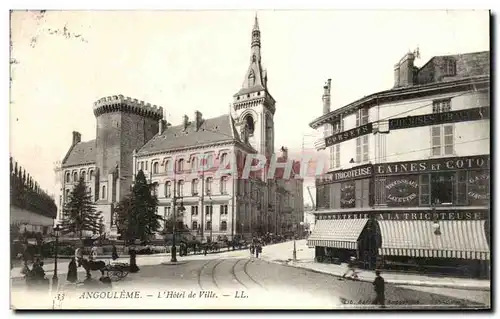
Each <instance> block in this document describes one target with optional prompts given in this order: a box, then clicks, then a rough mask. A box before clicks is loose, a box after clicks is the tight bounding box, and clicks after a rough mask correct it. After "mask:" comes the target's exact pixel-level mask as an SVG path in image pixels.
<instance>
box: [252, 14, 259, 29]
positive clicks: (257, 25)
mask: <svg viewBox="0 0 500 319" xmlns="http://www.w3.org/2000/svg"><path fill="white" fill-rule="evenodd" d="M255 30H257V31H259V18H258V17H257V12H255V23H254V25H253V31H255Z"/></svg>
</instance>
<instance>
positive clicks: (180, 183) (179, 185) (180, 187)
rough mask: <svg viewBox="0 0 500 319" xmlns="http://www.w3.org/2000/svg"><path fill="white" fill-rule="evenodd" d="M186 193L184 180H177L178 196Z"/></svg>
mask: <svg viewBox="0 0 500 319" xmlns="http://www.w3.org/2000/svg"><path fill="white" fill-rule="evenodd" d="M183 195H184V181H182V180H180V181H178V182H177V196H181V197H182V196H183Z"/></svg>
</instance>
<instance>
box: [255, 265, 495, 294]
mask: <svg viewBox="0 0 500 319" xmlns="http://www.w3.org/2000/svg"><path fill="white" fill-rule="evenodd" d="M263 260H264V259H263ZM265 261H266V262H269V263H273V264H278V265H282V266H286V267H292V268H300V269H304V270H308V271H311V272H314V273H318V274H323V275H330V276H332V277H337V278H340V277H342V276H341V275H338V274H332V273H330V272H327V271H323V270H317V269H311V268H308V267H303V266H300V265H290V264H288V263H286V262H280V261H275V260H270V261H269V260H265ZM348 280H349V279H348ZM354 281H361V282H369V283H371V282H372V280H370V279H366V278H359V280H354ZM385 282H386V283H389V284H393V285H398V286H419V287H435V288H452V289H461V290H471V291H490V290H491V288H490V287H484V286H470V285H463V284H458V285H457V284H449V283H435V284H434V283H428V282H423V281H399V280H386V281H385Z"/></svg>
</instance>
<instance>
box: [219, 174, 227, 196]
mask: <svg viewBox="0 0 500 319" xmlns="http://www.w3.org/2000/svg"><path fill="white" fill-rule="evenodd" d="M220 193H221V194H227V176H222V178H221V179H220Z"/></svg>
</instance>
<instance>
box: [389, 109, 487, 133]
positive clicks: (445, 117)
mask: <svg viewBox="0 0 500 319" xmlns="http://www.w3.org/2000/svg"><path fill="white" fill-rule="evenodd" d="M488 118H490V108H489V107H476V108H471V109H465V110H458V111H450V112H443V113H432V114H424V115H417V116H407V117H400V118H395V119H390V120H389V130H399V129H405V128H412V127H420V126H430V125H438V124H446V123H458V122H468V121H478V120H482V119H488Z"/></svg>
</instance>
